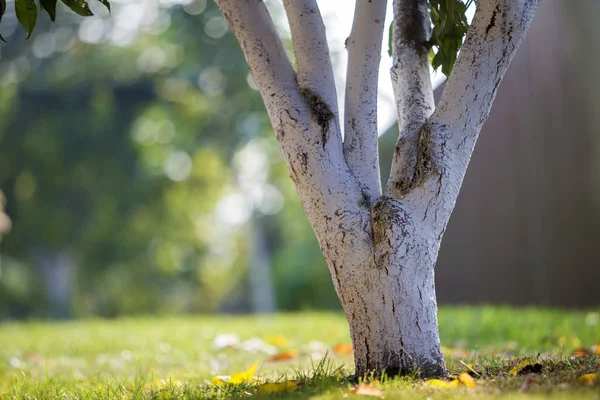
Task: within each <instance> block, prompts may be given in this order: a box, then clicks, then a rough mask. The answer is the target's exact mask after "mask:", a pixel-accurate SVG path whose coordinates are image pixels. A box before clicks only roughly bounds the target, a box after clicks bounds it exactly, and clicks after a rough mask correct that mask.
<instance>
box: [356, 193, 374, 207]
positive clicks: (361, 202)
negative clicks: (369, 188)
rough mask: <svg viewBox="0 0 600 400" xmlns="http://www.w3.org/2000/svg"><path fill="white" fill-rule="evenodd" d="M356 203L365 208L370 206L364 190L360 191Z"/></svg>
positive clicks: (369, 200)
mask: <svg viewBox="0 0 600 400" xmlns="http://www.w3.org/2000/svg"><path fill="white" fill-rule="evenodd" d="M358 205H359V206H360V207H363V208H367V209H369V208H371V199H370V198H369V195H368V194H367V193H366V192H365V191H364V190H361V191H360V199H359V200H358Z"/></svg>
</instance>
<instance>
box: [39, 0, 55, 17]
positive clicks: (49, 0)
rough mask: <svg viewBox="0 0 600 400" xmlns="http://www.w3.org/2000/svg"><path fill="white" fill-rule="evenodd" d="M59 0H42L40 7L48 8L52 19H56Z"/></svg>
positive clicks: (47, 10)
mask: <svg viewBox="0 0 600 400" xmlns="http://www.w3.org/2000/svg"><path fill="white" fill-rule="evenodd" d="M57 1H58V0H40V8H41V9H42V10H46V12H47V13H48V15H49V16H50V19H51V20H52V21H54V20H55V19H56V2H57Z"/></svg>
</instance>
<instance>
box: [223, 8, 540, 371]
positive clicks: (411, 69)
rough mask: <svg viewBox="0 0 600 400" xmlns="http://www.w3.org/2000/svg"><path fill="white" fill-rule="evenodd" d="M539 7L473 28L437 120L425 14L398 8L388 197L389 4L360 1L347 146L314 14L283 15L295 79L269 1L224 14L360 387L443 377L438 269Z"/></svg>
mask: <svg viewBox="0 0 600 400" xmlns="http://www.w3.org/2000/svg"><path fill="white" fill-rule="evenodd" d="M539 2H540V0H479V1H478V8H477V12H476V15H475V18H474V21H473V26H472V27H471V29H470V30H469V32H468V34H467V38H466V40H465V43H464V46H463V48H462V51H461V53H460V55H459V57H458V59H457V62H456V64H455V66H454V72H453V73H452V75H451V77H450V79H449V81H448V83H447V85H446V90H445V92H444V95H443V96H442V99H441V102H440V106H439V108H438V109H437V110H436V111H434V104H433V92H432V89H431V82H430V80H429V70H428V68H429V67H428V61H427V52H428V50H429V35H430V23H429V20H428V12H427V2H426V0H395V1H394V19H395V22H394V46H393V50H394V68H393V69H392V81H393V85H394V91H395V96H396V102H397V105H398V114H399V119H400V137H399V140H398V145H397V146H396V149H395V154H394V161H393V166H392V171H391V175H390V179H389V181H388V183H387V185H386V188H385V190H384V193H383V195H380V193H381V189H380V186H379V185H380V183H379V172H378V170H376V168H375V167H374V165H375V164H376V163H377V162H378V160H377V158H378V156H377V151H376V148H375V139H376V120H375V119H374V118H375V114H376V104H375V100H374V99H375V96H376V90H377V79H376V77H375V79H373V77H372V76H368V75H369V69H370V68H374V67H373V66H374V65H378V55H379V52H380V48H378V45H377V43H376V42H377V41H378V42H379V43H380V42H381V33H382V30H383V29H382V26H381V23H382V22H378V21H382V20H383V16H382V12H383V9H384V5H385V1H384V0H368V4H367V0H357V8H356V13H355V24H354V27H353V30H352V34H351V35H350V38H349V41H348V45H349V51H350V62H349V67H348V75H349V77H348V80H351V81H352V82H350V83H349V84H348V91H349V92H350V93H351V96H350V98H348V97H347V99H346V104H347V106H349V109H348V111H347V114H346V122H347V124H346V126H347V128H346V129H347V132H346V141H345V143H344V145H343V146H342V140H341V136H342V135H341V132H340V124H339V116H338V107H337V104H336V94H335V86H334V81H333V73H332V71H331V61H330V59H329V52H328V49H327V46H326V37H325V28H324V25H323V22H322V19H321V15H320V13H319V9H318V7H317V4H316V1H315V0H285V1H284V5H285V8H286V13H287V15H288V20H289V23H290V27H291V31H292V40H293V42H294V52H295V56H296V60H297V64H298V72H297V74H296V72H295V71H294V69H293V68H292V66H291V63H290V61H289V60H288V58H287V55H286V53H285V51H284V49H283V46H282V44H281V42H280V40H279V38H278V37H277V34H276V32H275V28H274V26H273V23H272V21H271V19H270V16H269V14H268V12H267V10H266V8H265V7H264V4H263V3H262V1H259V0H217V4H218V5H219V7H220V8H221V10H222V12H223V14H224V16H225V18H226V19H227V21H228V23H229V25H230V27H231V29H232V30H233V32H234V33H235V35H236V36H237V38H238V41H239V42H240V45H241V47H242V50H243V52H244V54H245V56H246V60H247V61H248V65H249V67H250V71H251V73H252V75H253V78H254V81H255V82H256V85H257V86H258V88H259V90H260V92H261V94H262V97H263V100H264V101H265V104H266V108H267V111H268V113H269V117H270V119H271V123H272V125H273V129H274V131H275V135H276V137H277V141H278V143H279V146H280V149H281V152H282V153H283V155H284V157H285V160H286V163H287V166H288V169H289V171H290V177H291V178H292V180H293V181H294V184H295V186H296V191H297V192H298V195H299V197H300V199H301V201H302V205H303V207H304V209H305V210H306V213H307V215H308V218H309V221H310V223H311V225H312V227H313V229H314V231H315V234H316V236H317V239H318V241H319V244H320V247H321V250H322V251H323V255H324V257H325V259H326V261H327V264H328V266H329V269H330V272H331V275H332V278H333V282H334V286H335V288H336V291H337V294H338V296H339V298H340V301H341V303H342V306H343V308H344V311H345V313H346V316H347V318H348V323H349V326H350V333H351V336H352V343H353V346H354V354H355V365H356V374H357V375H358V376H363V375H364V374H366V373H368V372H373V371H374V372H376V373H381V372H383V371H386V372H387V373H388V374H395V373H405V372H409V371H414V370H419V371H420V373H421V374H422V375H423V376H444V375H447V371H446V368H445V366H444V361H443V357H442V354H441V350H440V342H439V334H438V326H437V325H438V324H437V304H436V299H435V287H434V266H435V262H436V259H437V254H438V250H439V247H440V243H441V239H442V236H443V233H444V230H445V229H446V225H447V223H448V219H449V218H450V214H451V212H452V209H453V208H454V204H455V202H456V198H457V196H458V191H459V189H460V185H461V183H462V179H463V176H464V174H465V171H466V168H467V165H468V163H469V159H470V156H471V153H472V151H473V147H474V145H475V141H476V139H477V135H478V134H479V131H480V129H481V127H482V125H483V123H484V122H485V120H486V119H487V116H488V113H489V110H490V107H491V104H492V102H493V99H494V96H495V95H496V90H497V87H498V84H499V83H500V80H501V79H502V77H503V75H504V73H505V71H506V69H507V67H508V65H509V63H510V60H511V58H512V56H513V55H514V52H515V51H516V48H517V47H518V45H519V43H520V42H521V40H522V39H523V37H524V35H525V32H526V30H527V27H528V26H529V23H530V22H531V19H532V17H533V13H534V11H535V9H536V7H537V5H538V4H539ZM374 17H375V19H373V18H374ZM371 20H372V22H371ZM376 20H377V21H376ZM362 57H364V59H362ZM373 72H374V70H373V71H371V73H373ZM353 120H354V121H353ZM348 121H350V123H348ZM353 122H354V124H353ZM353 125H354V126H353Z"/></svg>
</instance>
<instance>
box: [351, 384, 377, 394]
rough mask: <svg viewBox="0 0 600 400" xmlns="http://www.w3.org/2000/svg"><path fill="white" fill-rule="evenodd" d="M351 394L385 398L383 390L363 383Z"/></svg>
mask: <svg viewBox="0 0 600 400" xmlns="http://www.w3.org/2000/svg"><path fill="white" fill-rule="evenodd" d="M351 393H353V394H359V395H362V396H372V397H381V398H383V392H382V391H381V389H378V388H376V387H375V386H372V385H370V384H368V383H361V384H359V385H358V386H356V387H355V388H354V389H352V391H351Z"/></svg>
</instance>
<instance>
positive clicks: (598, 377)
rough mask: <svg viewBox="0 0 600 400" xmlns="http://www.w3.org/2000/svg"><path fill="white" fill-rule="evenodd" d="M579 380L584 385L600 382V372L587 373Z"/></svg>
mask: <svg viewBox="0 0 600 400" xmlns="http://www.w3.org/2000/svg"><path fill="white" fill-rule="evenodd" d="M579 382H581V383H583V384H584V385H593V384H595V383H597V382H600V374H585V375H582V376H580V377H579Z"/></svg>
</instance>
